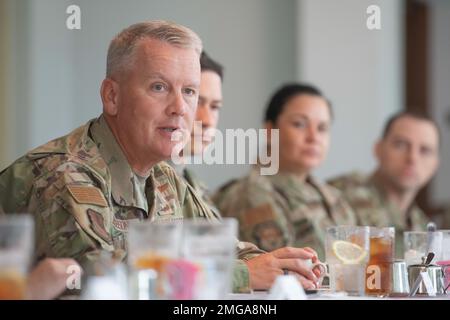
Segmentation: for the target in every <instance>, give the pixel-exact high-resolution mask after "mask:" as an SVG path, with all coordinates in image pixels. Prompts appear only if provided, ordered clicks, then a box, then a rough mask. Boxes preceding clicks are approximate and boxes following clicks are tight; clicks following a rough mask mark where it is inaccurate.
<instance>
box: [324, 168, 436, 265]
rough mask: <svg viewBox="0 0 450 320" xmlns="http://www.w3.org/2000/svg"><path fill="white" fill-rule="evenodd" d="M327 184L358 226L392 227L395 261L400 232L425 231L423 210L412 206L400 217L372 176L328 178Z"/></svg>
mask: <svg viewBox="0 0 450 320" xmlns="http://www.w3.org/2000/svg"><path fill="white" fill-rule="evenodd" d="M328 183H330V184H331V185H333V186H335V187H336V188H338V189H339V190H341V192H342V194H343V195H344V197H345V199H346V200H347V202H348V203H349V205H350V206H351V207H352V208H353V210H354V211H355V214H356V217H357V220H358V225H364V226H375V227H391V226H392V227H395V231H396V235H395V236H396V256H397V257H398V258H403V257H402V255H403V232H404V231H408V230H412V231H421V230H425V228H426V224H427V222H428V221H427V220H428V219H427V217H426V215H425V214H424V213H423V211H422V210H421V209H420V208H419V207H418V206H417V205H416V204H415V203H412V204H411V207H410V209H409V210H408V212H407V213H406V215H405V214H403V213H402V212H401V211H400V209H399V208H398V207H397V206H396V205H395V204H394V203H392V202H390V201H388V199H387V198H386V196H385V194H384V192H383V188H382V187H381V186H380V185H379V183H377V182H376V179H375V178H374V175H371V176H365V175H363V174H360V173H357V172H353V173H350V174H348V175H343V176H340V177H337V178H334V179H331V180H330V181H328Z"/></svg>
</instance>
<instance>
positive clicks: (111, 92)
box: [100, 78, 119, 116]
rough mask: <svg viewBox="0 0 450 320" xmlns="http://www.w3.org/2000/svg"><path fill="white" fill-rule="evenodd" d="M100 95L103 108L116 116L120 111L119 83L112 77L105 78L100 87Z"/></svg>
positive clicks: (107, 112)
mask: <svg viewBox="0 0 450 320" xmlns="http://www.w3.org/2000/svg"><path fill="white" fill-rule="evenodd" d="M100 96H101V98H102V102H103V110H104V112H105V113H106V114H108V115H110V116H115V115H116V114H117V111H118V100H119V99H118V96H119V85H118V84H117V82H115V81H114V80H112V79H109V78H105V79H104V80H103V82H102V85H101V87H100Z"/></svg>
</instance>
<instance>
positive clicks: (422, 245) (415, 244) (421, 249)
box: [403, 231, 443, 266]
mask: <svg viewBox="0 0 450 320" xmlns="http://www.w3.org/2000/svg"><path fill="white" fill-rule="evenodd" d="M442 240H443V233H442V232H440V231H433V232H427V231H406V232H404V233H403V241H404V247H405V252H404V257H405V262H406V265H407V266H409V265H413V264H421V263H422V258H423V257H425V256H426V255H427V254H428V253H429V252H433V253H434V254H435V256H434V258H433V260H432V261H431V263H433V264H436V262H437V261H440V260H441V256H442Z"/></svg>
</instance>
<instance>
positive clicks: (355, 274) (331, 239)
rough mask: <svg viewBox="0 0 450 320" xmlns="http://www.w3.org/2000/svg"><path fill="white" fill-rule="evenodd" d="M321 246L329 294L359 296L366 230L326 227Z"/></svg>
mask: <svg viewBox="0 0 450 320" xmlns="http://www.w3.org/2000/svg"><path fill="white" fill-rule="evenodd" d="M325 245H326V260H327V264H328V269H329V276H330V289H331V291H332V292H342V291H344V292H347V293H348V294H349V295H355V296H363V295H364V292H365V288H366V286H365V279H366V267H367V261H368V259H369V227H355V226H335V227H329V228H327V234H326V243H325Z"/></svg>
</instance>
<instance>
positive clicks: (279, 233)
mask: <svg viewBox="0 0 450 320" xmlns="http://www.w3.org/2000/svg"><path fill="white" fill-rule="evenodd" d="M214 199H215V201H216V205H217V207H218V208H219V211H220V213H221V214H222V216H223V217H235V218H237V219H238V221H239V239H240V240H241V241H247V242H250V243H254V244H256V245H257V246H258V247H259V248H261V249H262V250H265V251H272V250H275V249H278V248H282V247H284V246H286V245H287V243H288V229H287V222H286V219H285V217H284V215H283V214H282V211H281V210H282V209H281V208H280V207H279V205H278V204H277V202H276V200H275V199H274V198H273V196H272V195H271V194H270V192H268V191H267V190H265V189H264V188H262V187H260V186H257V185H250V184H247V183H246V182H245V181H242V182H239V183H234V184H233V185H232V186H230V187H229V188H227V190H225V191H222V193H221V194H216V195H215V196H214Z"/></svg>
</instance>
